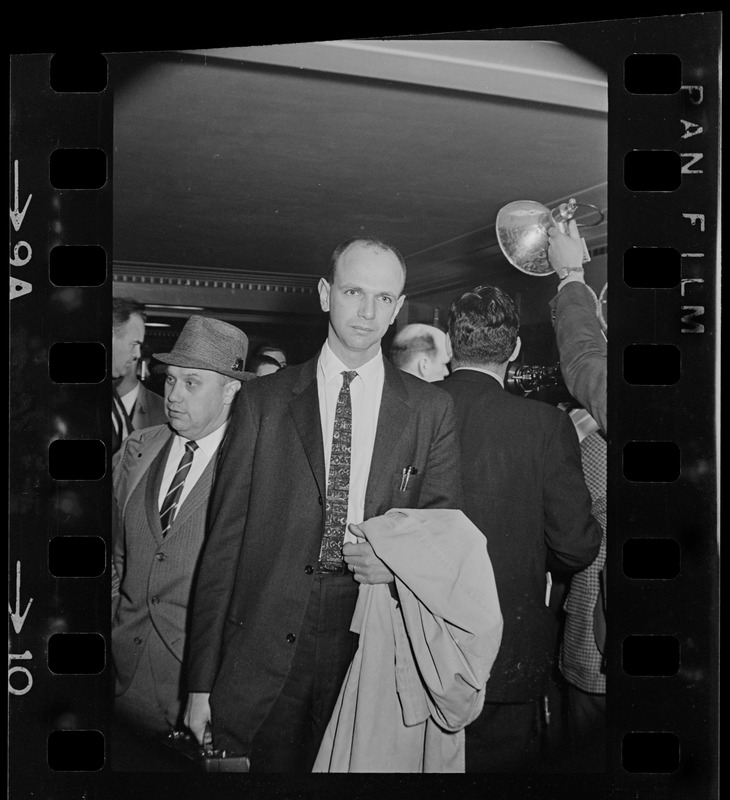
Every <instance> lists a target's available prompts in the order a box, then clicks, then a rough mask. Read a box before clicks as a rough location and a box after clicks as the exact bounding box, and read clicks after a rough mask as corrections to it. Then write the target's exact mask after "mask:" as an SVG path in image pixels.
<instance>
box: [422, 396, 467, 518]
mask: <svg viewBox="0 0 730 800" xmlns="http://www.w3.org/2000/svg"><path fill="white" fill-rule="evenodd" d="M443 395H444V397H443V401H444V402H443V405H442V406H440V414H439V415H438V417H437V420H436V424H435V429H434V433H433V438H432V440H431V446H430V448H429V453H428V462H427V465H426V471H425V473H424V481H423V487H422V488H421V495H420V499H419V504H418V506H419V508H453V509H459V510H463V508H462V507H463V495H462V487H461V463H460V458H459V440H458V438H457V434H456V417H455V414H454V401H453V400H452V399H451V397H450V396H449V395H447V394H446V393H445V392H443Z"/></svg>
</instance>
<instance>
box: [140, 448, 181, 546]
mask: <svg viewBox="0 0 730 800" xmlns="http://www.w3.org/2000/svg"><path fill="white" fill-rule="evenodd" d="M173 438H174V437H173V436H170V438H169V440H168V442H167V444H166V445H165V446H164V447H163V448H162V450H160V452H159V454H158V455H157V458H155V460H154V461H153V462H152V464H151V466H150V469H149V473H148V475H147V487H146V493H145V509H146V510H147V521H148V522H149V526H150V531H151V533H152V536H153V537H154V539H155V541H156V542H157V544H161V543H162V525H161V524H160V504H159V495H160V486H161V484H162V476H163V474H164V472H165V464H166V463H167V456H168V454H169V452H170V448H171V447H172V440H173Z"/></svg>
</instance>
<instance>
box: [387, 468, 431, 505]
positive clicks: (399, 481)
mask: <svg viewBox="0 0 730 800" xmlns="http://www.w3.org/2000/svg"><path fill="white" fill-rule="evenodd" d="M422 485H423V474H422V473H421V472H412V473H411V474H408V475H406V474H404V473H403V472H399V473H398V474H396V475H394V476H393V477H392V479H391V493H392V497H393V503H392V505H393V507H395V508H399V507H401V508H412V507H413V506H415V505H416V504H417V503H418V498H419V497H420V496H421V486H422Z"/></svg>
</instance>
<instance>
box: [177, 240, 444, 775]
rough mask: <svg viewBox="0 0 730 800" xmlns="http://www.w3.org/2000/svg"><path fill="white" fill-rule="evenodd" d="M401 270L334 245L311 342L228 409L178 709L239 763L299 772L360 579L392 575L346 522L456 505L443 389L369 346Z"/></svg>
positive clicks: (355, 245)
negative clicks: (317, 338) (306, 356)
mask: <svg viewBox="0 0 730 800" xmlns="http://www.w3.org/2000/svg"><path fill="white" fill-rule="evenodd" d="M404 284H405V263H404V262H403V259H402V257H401V256H400V254H399V253H398V252H397V251H396V250H395V249H394V248H392V247H390V246H388V245H385V244H383V243H382V242H379V241H375V240H367V239H355V240H350V241H348V242H344V243H343V244H342V245H340V246H339V247H338V248H336V250H335V252H334V254H333V256H332V259H331V264H330V274H329V276H328V278H327V279H325V278H322V279H321V280H320V282H319V298H320V304H321V307H322V310H323V311H325V312H328V313H329V329H328V336H327V341H326V342H325V344H324V345H323V347H322V349H321V351H320V353H319V354H318V355H317V356H315V357H314V358H313V359H311V360H310V361H308V362H307V363H305V364H302V365H298V366H289V367H287V369H285V370H281V371H280V372H277V373H275V374H273V375H269V376H265V377H263V378H259V379H257V380H255V381H252V382H250V383H248V384H246V386H245V388H244V391H243V392H242V393H241V394H240V395H239V398H238V401H237V403H236V408H235V409H234V412H233V415H232V418H231V428H230V435H229V437H228V438H227V442H226V445H225V449H224V451H223V454H222V462H221V466H220V473H219V478H218V480H217V483H216V488H215V491H214V496H213V500H212V505H211V516H210V530H209V534H208V539H207V542H206V545H205V551H204V554H203V559H202V564H201V571H200V575H199V579H198V582H197V585H196V591H195V595H194V604H193V624H192V632H191V648H190V661H189V670H188V687H189V689H190V690H191V695H190V699H189V702H188V711H187V714H186V723H187V724H188V726H189V727H190V729H191V730H192V731H193V733H194V734H195V735H196V737H197V738H198V740H199V741H201V742H203V741H204V739H205V730H206V725H207V723H208V722H209V721H210V722H211V724H212V739H213V744H214V746H215V747H216V748H218V749H221V750H226V752H227V753H229V754H233V755H240V756H249V757H250V761H251V771H252V772H255V771H268V772H291V771H310V770H311V768H312V765H313V763H314V759H315V757H316V754H317V751H318V748H319V744H320V742H321V739H322V735H323V733H324V730H325V728H326V725H327V723H328V721H329V717H330V715H331V713H332V710H333V707H334V704H335V702H336V699H337V695H338V693H339V689H340V686H341V684H342V681H343V678H344V676H345V673H346V671H347V668H348V666H349V664H350V662H351V660H352V657H353V655H354V652H355V650H356V646H357V637H356V636H355V635H354V634H353V633H351V632H350V623H351V618H352V613H353V610H354V607H355V602H356V599H357V589H358V584H359V583H371V584H373V583H392V581H393V575H392V573H390V571H389V570H388V569H387V567H386V566H385V565H384V564H383V562H382V561H380V560H379V559H378V558H377V557H376V556H375V553H374V551H373V548H372V547H371V546H370V544H369V543H368V542H367V541H366V540H364V539H362V538H357V536H356V535H353V531H352V526H353V523H354V524H357V523H360V522H362V521H364V520H366V519H369V518H371V517H374V516H378V515H381V514H383V513H385V512H386V511H388V510H389V509H391V508H394V507H395V508H398V507H405V508H429V507H440V508H458V507H459V495H458V491H459V487H458V454H457V453H458V451H457V442H456V435H455V431H454V421H453V413H452V403H451V400H450V398H449V397H448V395H446V394H445V393H444V392H442V391H440V390H438V389H435V388H434V387H433V386H431V385H430V384H428V383H426V382H425V381H421V380H419V379H418V378H415V377H413V376H412V375H407V374H405V373H402V372H400V371H399V370H397V369H396V368H395V367H393V366H392V365H391V364H390V363H389V362H388V361H386V360H385V359H384V358H383V356H382V353H381V339H382V337H383V335H384V334H385V332H386V331H387V329H388V327H389V326H390V325H391V324H392V323H393V321H394V320H395V318H396V316H397V314H398V312H399V310H400V308H401V306H402V304H403V300H404V295H403V288H404ZM343 537H344V538H343ZM343 541H344V544H343ZM414 558H417V553H414ZM353 578H354V579H353Z"/></svg>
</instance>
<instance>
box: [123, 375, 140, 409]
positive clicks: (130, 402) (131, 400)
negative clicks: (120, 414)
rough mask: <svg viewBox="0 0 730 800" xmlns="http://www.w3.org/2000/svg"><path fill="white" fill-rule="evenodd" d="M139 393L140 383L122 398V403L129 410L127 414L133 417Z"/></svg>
mask: <svg viewBox="0 0 730 800" xmlns="http://www.w3.org/2000/svg"><path fill="white" fill-rule="evenodd" d="M138 394H139V383H136V384H135V385H134V389H132V391H131V392H127V393H126V394H125V395H124V396H123V397H121V398H120V400H121V401H122V405H123V406H124V408H125V409H126V411H127V414H128V415H129V416H130V417H131V416H132V410H133V409H134V404H135V403H136V402H137V395H138Z"/></svg>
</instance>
